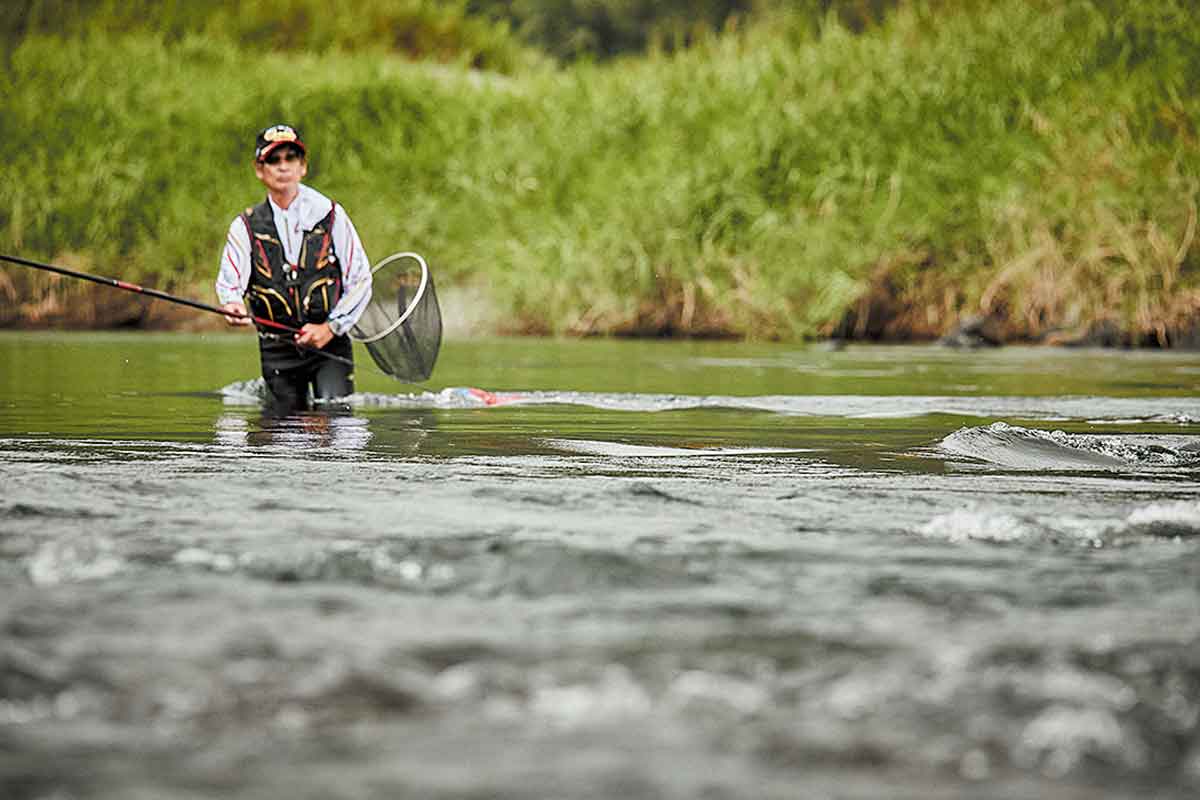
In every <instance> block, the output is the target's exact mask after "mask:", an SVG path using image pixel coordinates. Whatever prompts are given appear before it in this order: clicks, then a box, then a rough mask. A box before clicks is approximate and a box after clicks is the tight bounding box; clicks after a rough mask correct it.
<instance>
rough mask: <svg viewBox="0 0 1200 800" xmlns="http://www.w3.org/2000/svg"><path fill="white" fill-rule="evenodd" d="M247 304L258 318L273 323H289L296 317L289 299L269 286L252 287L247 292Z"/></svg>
mask: <svg viewBox="0 0 1200 800" xmlns="http://www.w3.org/2000/svg"><path fill="white" fill-rule="evenodd" d="M246 304H247V305H249V306H250V310H251V312H253V314H254V316H256V317H263V318H265V319H269V320H271V321H272V322H279V321H280V320H283V321H287V320H291V319H293V318H294V317H295V314H293V313H292V306H291V304H290V303H288V301H287V298H286V297H284V296H283V295H281V294H280V293H279V292H277V291H275V290H274V289H272V288H270V287H269V286H251V287H250V290H249V291H248V292H246Z"/></svg>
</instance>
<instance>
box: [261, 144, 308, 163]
mask: <svg viewBox="0 0 1200 800" xmlns="http://www.w3.org/2000/svg"><path fill="white" fill-rule="evenodd" d="M300 159H301V155H300V153H299V152H297V151H296V150H293V149H292V148H290V147H289V148H286V149H285V150H284V151H283V152H282V153H279V152H276V153H271V154H270V155H269V156H267V157H266V158H264V159H263V163H264V164H278V163H279V162H280V161H299V160H300Z"/></svg>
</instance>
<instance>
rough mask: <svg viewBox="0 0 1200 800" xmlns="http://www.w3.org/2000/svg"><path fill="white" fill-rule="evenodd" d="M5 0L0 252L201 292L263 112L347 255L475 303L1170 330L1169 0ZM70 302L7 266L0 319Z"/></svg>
mask: <svg viewBox="0 0 1200 800" xmlns="http://www.w3.org/2000/svg"><path fill="white" fill-rule="evenodd" d="M18 5H20V4H18ZM25 5H26V6H28V7H29V8H30V9H34V11H36V13H34V12H33V11H29V12H28V13H26V14H24V15H23V16H22V15H19V14H18V15H16V16H11V17H4V16H2V15H0V28H2V29H3V35H4V36H6V37H7V40H8V41H9V43H10V44H11V46H10V47H8V48H6V54H5V55H4V56H3V60H4V67H5V68H4V70H3V72H2V74H0V108H2V109H3V113H0V186H3V187H4V188H3V190H2V191H0V248H2V249H3V250H4V251H8V252H17V253H20V254H22V255H25V256H27V257H32V258H43V259H54V260H58V261H61V262H64V263H69V264H72V265H74V266H77V267H83V268H91V269H94V270H95V271H98V272H101V273H103V274H119V275H121V276H123V277H126V278H127V279H131V280H136V281H139V282H144V283H147V284H150V285H155V286H158V287H160V288H164V289H168V290H174V291H186V292H192V293H197V292H198V293H201V294H204V295H207V294H209V293H210V292H211V280H212V275H213V273H215V269H216V259H217V254H218V253H219V250H220V247H221V244H222V242H223V238H224V231H225V228H226V227H227V225H228V224H229V220H230V219H231V218H232V216H233V215H234V214H235V213H236V212H237V211H238V210H240V208H242V207H244V206H245V205H247V204H249V203H252V202H254V201H256V199H257V198H258V196H259V194H260V193H261V187H260V186H259V185H258V184H257V182H256V181H255V179H254V177H253V173H252V170H251V169H250V165H249V151H250V147H251V140H252V137H253V133H254V131H255V130H256V129H257V128H258V127H260V126H261V125H262V124H265V123H267V122H271V121H274V120H276V119H286V120H290V121H294V122H295V124H297V125H299V126H300V127H301V129H302V130H303V131H304V132H305V135H306V138H307V140H308V142H309V144H310V148H311V152H312V163H311V171H310V176H309V181H310V182H311V183H312V184H313V185H314V186H316V187H317V188H319V189H321V190H323V191H325V192H326V193H328V194H330V195H331V196H333V197H335V198H337V199H338V200H339V201H341V202H342V203H343V204H344V205H345V206H346V207H347V208H348V209H349V210H350V211H351V213H352V214H353V216H354V219H355V222H356V224H357V225H358V227H359V229H360V231H361V232H362V234H363V238H364V241H365V243H366V245H367V247H368V249H369V251H370V252H371V253H372V255H373V256H375V257H381V256H383V255H384V254H386V253H387V252H390V251H393V250H397V249H417V250H420V251H422V252H424V253H426V254H427V255H428V256H429V257H430V259H431V261H432V263H433V265H434V267H435V269H436V270H437V277H438V279H439V282H440V284H439V288H440V287H441V286H447V287H460V288H462V289H464V290H467V291H468V292H469V295H470V296H472V297H475V298H477V299H478V301H479V302H486V303H487V304H488V306H489V307H490V309H491V316H490V319H491V320H492V322H491V327H492V328H494V329H497V330H502V331H506V332H525V333H530V332H532V333H566V334H582V335H586V334H638V335H664V334H673V335H722V336H740V337H750V338H783V339H801V338H813V337H822V336H841V337H851V338H869V339H889V340H896V339H914V338H915V339H925V338H932V337H936V336H938V335H941V334H943V333H945V332H946V331H948V330H950V329H951V328H953V327H954V325H955V324H956V323H958V322H959V321H961V320H963V319H965V318H968V317H977V318H984V319H987V320H988V324H989V325H990V326H991V330H992V331H993V332H994V335H995V336H997V337H999V338H1002V339H1005V340H1037V339H1045V338H1047V337H1049V338H1050V339H1052V340H1053V339H1054V338H1055V337H1057V338H1058V339H1064V338H1070V337H1073V336H1075V335H1076V334H1078V333H1079V332H1081V331H1088V330H1091V331H1093V332H1094V331H1101V330H1102V331H1106V332H1108V333H1107V334H1106V335H1107V336H1108V340H1109V341H1112V342H1114V343H1129V344H1153V345H1160V346H1168V345H1175V344H1180V343H1185V342H1187V341H1188V340H1189V337H1192V339H1196V338H1197V337H1195V335H1194V334H1193V328H1194V327H1195V320H1196V319H1197V312H1200V245H1198V244H1197V241H1196V240H1197V202H1198V197H1200V196H1198V191H1197V190H1198V187H1200V21H1198V20H1197V18H1196V15H1194V14H1193V13H1192V10H1191V9H1190V3H1189V2H1187V0H1124V1H1123V2H1122V1H1120V0H1065V1H1064V2H1057V1H1056V2H1050V0H997V2H983V1H982V0H980V1H979V2H962V3H944V2H936V1H935V0H928V1H927V2H919V1H917V0H913V1H912V2H899V3H896V2H890V3H889V2H883V1H882V0H879V1H878V2H866V0H862V1H860V2H849V1H848V2H843V3H838V2H836V0H814V2H813V3H811V4H807V5H806V4H777V3H770V2H763V1H761V0H760V1H759V2H749V1H747V2H742V3H737V2H732V1H730V2H716V0H714V1H713V2H709V3H695V4H692V5H693V6H694V7H695V8H701V7H703V14H699V15H693V17H691V18H689V17H688V16H687V14H686V13H683V14H675V15H674V16H673V15H672V13H668V12H673V11H678V10H679V9H685V10H686V6H687V5H688V4H687V3H685V2H684V0H678V2H672V3H664V4H659V5H658V6H657V7H658V9H659V16H658V17H656V18H653V19H648V20H646V19H644V20H642V24H641V25H640V26H638V25H635V24H634V22H632V21H631V20H636V19H637V17H636V14H637V13H638V9H639V8H645V7H648V6H654V5H655V4H646V3H639V2H635V0H610V1H609V2H604V3H590V4H587V3H582V2H578V3H572V2H570V0H543V2H542V3H541V4H540V5H539V3H538V2H536V1H535V0H524V2H522V1H520V0H508V2H501V0H495V2H475V3H469V2H458V3H455V2H451V3H426V2H418V1H417V0H414V1H413V2H405V0H396V1H395V2H387V0H371V1H370V2H367V3H365V4H363V5H362V8H363V11H362V12H361V13H360V14H357V15H353V14H349V13H348V12H341V11H337V10H334V9H333V8H332V7H329V6H327V5H324V4H322V5H318V4H316V3H315V2H310V0H277V1H276V2H270V3H262V4H259V6H258V7H257V10H256V11H253V13H250V14H248V15H246V16H245V17H244V18H243V17H237V19H239V20H241V21H240V22H238V23H237V24H234V23H233V22H232V20H234V19H235V17H236V15H233V16H229V17H223V16H221V15H222V14H232V13H233V12H232V11H230V10H229V9H233V8H234V4H233V3H223V2H219V1H217V0H214V2H209V3H204V2H199V3H194V4H189V3H168V4H157V6H156V4H150V3H141V2H134V3H132V4H118V3H115V2H107V0H95V1H94V2H84V0H75V1H74V2H69V0H43V1H42V2H34V3H26V4H25ZM152 7H161V8H165V9H167V11H160V12H154V11H152ZM130 8H132V9H134V12H128V11H122V10H120V9H130ZM139 8H140V9H141V11H140V12H137V9H139ZM588 8H591V9H593V10H594V9H596V8H604V9H608V13H609V15H610V16H611V17H612V18H614V19H623V20H625V21H626V22H628V23H629V25H628V27H627V28H623V29H618V28H619V26H618V27H614V26H613V25H609V26H608V27H605V26H603V25H598V23H597V22H596V18H595V17H594V16H593V17H587V16H586V14H584V11H586V10H587V9H588ZM538 9H541V10H542V11H546V12H547V14H548V15H547V16H542V17H537V16H536V14H535V12H536V11H538ZM554 9H557V12H556V13H554V14H550V13H549V12H550V11H553V10H554ZM572 9H574V11H572ZM201 11H204V13H201ZM285 11H287V12H289V13H287V14H285V13H284V12H285ZM622 11H624V12H625V16H622ZM135 12H136V13H135ZM401 12H403V13H404V14H408V15H409V16H408V17H404V19H408V20H409V22H407V23H403V24H401V22H399V21H398V20H400V19H401V16H402V13H401ZM3 13H9V12H3ZM156 13H157V14H158V16H157V17H156V16H155V14H156ZM572 13H573V14H574V16H572ZM172 14H174V16H172ZM189 14H196V15H198V16H196V17H195V18H193V17H190V16H188V15H189ZM322 14H323V15H326V16H327V17H328V18H329V19H327V20H325V21H327V22H328V23H329V24H328V25H327V26H324V27H323V26H322V25H318V24H317V22H316V20H318V19H321V16H320V15H322ZM421 14H424V15H425V16H420V15H421ZM389 15H390V16H389ZM686 19H691V20H692V23H693V24H691V25H690V26H688V25H682V24H681V22H680V20H686ZM54 20H57V21H54ZM214 20H215V21H214ZM97 21H99V23H100V24H98V23H97ZM226 21H229V24H228V25H226ZM551 23H554V24H557V25H559V26H560V27H561V28H562V29H563V30H562V31H559V32H558V33H554V32H553V30H557V29H554V28H553V25H552V24H551ZM567 23H570V24H567ZM406 25H407V27H405V26H406ZM239 26H241V27H239ZM288 26H292V28H288ZM293 28H294V30H292V29H293ZM552 29H553V30H552ZM323 30H324V31H332V32H331V33H323V34H322V36H321V37H320V38H319V39H318V38H316V37H317V34H316V32H317V31H323ZM418 30H425V31H427V33H423V34H420V35H418V33H417V31H418ZM622 30H624V31H625V33H621V31H622ZM635 30H636V31H641V33H640V34H639V35H633V34H631V33H629V32H630V31H635ZM289 31H290V32H289ZM563 31H566V33H564V32H563ZM568 34H570V35H568ZM572 35H573V36H574V39H571V36H572ZM589 36H590V37H591V39H590V40H589V38H588V37H589ZM639 36H640V38H639ZM556 37H557V38H556ZM564 37H565V38H564ZM568 39H571V40H572V41H574V42H576V44H575V46H574V47H573V48H572V46H569V45H568V44H567V43H566V42H567V40H568ZM588 41H590V42H591V44H587V42H588ZM555 42H558V44H557V45H556V44H554V43H555ZM76 292H77V293H78V294H77V295H73V294H72V293H76ZM93 296H94V293H93V292H90V291H88V290H86V289H85V288H82V287H69V286H66V285H64V284H61V283H59V282H57V281H56V280H54V279H52V278H49V277H44V276H42V275H39V274H30V273H22V272H19V271H18V270H17V268H5V269H4V271H3V272H0V300H3V302H2V303H0V307H2V308H4V309H5V311H3V312H0V321H6V322H8V323H9V324H13V323H24V324H31V323H36V322H37V321H38V320H39V319H40V320H42V321H60V322H61V321H63V320H65V319H69V318H71V317H72V316H73V315H74V317H75V318H76V319H82V320H85V321H90V323H91V324H98V323H103V322H105V320H104V319H102V318H97V317H96V314H95V312H94V309H93V310H92V311H89V312H87V313H82V312H80V311H79V310H78V306H79V302H77V299H78V298H81V297H93ZM73 297H75V298H76V301H73V299H72V298H73ZM73 307H74V308H76V310H75V311H74V312H72V311H71V309H72V308H73ZM447 312H448V313H455V310H454V309H452V308H447ZM88 314H90V316H88ZM139 319H142V321H145V320H144V319H143V318H139ZM107 321H109V322H113V321H116V320H113V319H110V320H107Z"/></svg>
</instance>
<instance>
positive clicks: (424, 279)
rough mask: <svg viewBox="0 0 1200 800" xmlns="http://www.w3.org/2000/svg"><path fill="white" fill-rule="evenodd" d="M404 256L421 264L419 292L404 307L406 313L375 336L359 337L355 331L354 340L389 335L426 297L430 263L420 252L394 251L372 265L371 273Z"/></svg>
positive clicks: (375, 339) (374, 340)
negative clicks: (426, 261) (406, 306)
mask: <svg viewBox="0 0 1200 800" xmlns="http://www.w3.org/2000/svg"><path fill="white" fill-rule="evenodd" d="M402 258H411V259H413V260H415V261H416V262H417V263H418V264H420V265H421V283H420V285H418V286H417V293H416V294H415V295H413V299H412V300H411V301H410V302H409V304H408V308H406V309H404V313H403V314H401V315H400V318H399V319H397V320H396V321H395V322H393V323H392V324H391V325H389V326H387V327H386V328H384V329H383V330H382V331H380V332H379V333H377V334H375V335H374V336H363V337H359V336H355V335H354V333H353V332H351V334H350V337H351V338H352V339H354V341H356V342H362V343H363V344H369V343H371V342H377V341H379V340H380V339H382V338H383V337H385V336H387V335H388V334H389V333H392V332H393V331H394V330H396V329H397V328H399V327H400V326H401V325H403V324H404V322H405V321H406V320H407V319H408V318H409V317H410V316H412V313H413V310H414V309H416V307H417V306H418V305H419V304H420V302H421V299H422V298H423V297H425V289H426V287H427V286H429V265H428V264H426V263H425V259H423V258H421V256H420V254H418V253H410V252H403V253H393V254H392V255H390V256H388V257H387V258H385V259H383V260H382V261H380V262H379V263H378V264H376V265H375V266H374V267H371V274H372V275H374V274H375V273H376V272H379V270H381V269H383V268H384V267H386V266H387V265H388V264H391V263H392V262H393V261H399V260H400V259H402Z"/></svg>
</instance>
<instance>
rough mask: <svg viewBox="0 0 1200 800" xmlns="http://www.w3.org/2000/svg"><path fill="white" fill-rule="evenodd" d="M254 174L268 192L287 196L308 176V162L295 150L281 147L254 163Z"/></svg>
mask: <svg viewBox="0 0 1200 800" xmlns="http://www.w3.org/2000/svg"><path fill="white" fill-rule="evenodd" d="M254 174H255V175H257V176H258V179H259V180H260V181H262V182H263V185H264V186H266V187H267V189H268V191H271V192H277V193H284V194H289V193H290V190H291V189H294V188H295V187H296V185H297V184H299V183H300V180H301V179H302V178H303V177H304V176H305V175H307V174H308V161H306V160H305V158H304V156H303V155H302V154H301V153H300V151H299V150H297V149H296V148H294V147H291V146H289V145H282V146H280V147H276V148H275V149H274V150H272V151H271V152H270V153H268V154H267V157H266V158H264V159H263V160H262V161H256V162H255V163H254Z"/></svg>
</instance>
